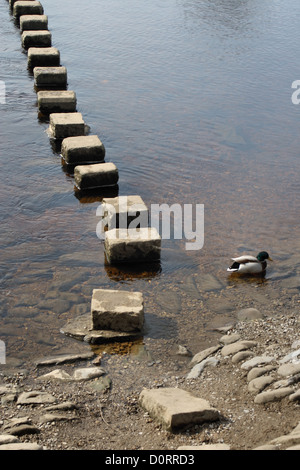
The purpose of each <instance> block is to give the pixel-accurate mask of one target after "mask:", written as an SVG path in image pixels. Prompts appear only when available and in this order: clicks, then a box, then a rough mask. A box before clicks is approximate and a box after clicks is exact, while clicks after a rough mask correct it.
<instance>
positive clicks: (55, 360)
mask: <svg viewBox="0 0 300 470" xmlns="http://www.w3.org/2000/svg"><path fill="white" fill-rule="evenodd" d="M93 357H94V353H92V352H90V353H85V354H63V355H61V356H55V357H49V358H45V359H41V360H39V361H37V362H36V365H37V366H51V365H58V364H64V363H66V362H75V361H81V360H86V359H92V358H93Z"/></svg>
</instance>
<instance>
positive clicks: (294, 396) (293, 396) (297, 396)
mask: <svg viewBox="0 0 300 470" xmlns="http://www.w3.org/2000/svg"><path fill="white" fill-rule="evenodd" d="M289 400H290V401H299V400H300V389H299V390H297V391H296V392H295V393H292V394H291V395H290V396H289Z"/></svg>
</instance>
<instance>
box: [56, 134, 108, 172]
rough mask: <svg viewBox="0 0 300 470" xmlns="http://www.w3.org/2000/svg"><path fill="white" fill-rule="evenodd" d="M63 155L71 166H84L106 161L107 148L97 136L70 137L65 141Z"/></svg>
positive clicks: (62, 149)
mask: <svg viewBox="0 0 300 470" xmlns="http://www.w3.org/2000/svg"><path fill="white" fill-rule="evenodd" d="M61 154H62V157H63V159H64V160H65V162H66V163H67V164H69V165H83V164H89V163H100V162H103V161H104V157H105V148H104V145H103V143H102V142H101V140H100V139H99V137H98V136H97V135H86V136H80V137H69V138H66V139H64V140H63V142H62V146H61Z"/></svg>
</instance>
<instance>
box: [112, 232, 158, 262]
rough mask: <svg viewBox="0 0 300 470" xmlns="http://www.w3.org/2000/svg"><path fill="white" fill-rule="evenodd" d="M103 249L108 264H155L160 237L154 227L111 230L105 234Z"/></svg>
mask: <svg viewBox="0 0 300 470" xmlns="http://www.w3.org/2000/svg"><path fill="white" fill-rule="evenodd" d="M104 248H105V254H106V258H107V261H108V263H109V264H118V263H131V262H134V263H140V262H145V261H148V262H157V261H158V260H159V259H160V251H161V237H160V235H159V233H158V231H157V230H156V228H154V227H149V228H147V227H142V228H140V229H112V230H108V231H107V232H105V241H104Z"/></svg>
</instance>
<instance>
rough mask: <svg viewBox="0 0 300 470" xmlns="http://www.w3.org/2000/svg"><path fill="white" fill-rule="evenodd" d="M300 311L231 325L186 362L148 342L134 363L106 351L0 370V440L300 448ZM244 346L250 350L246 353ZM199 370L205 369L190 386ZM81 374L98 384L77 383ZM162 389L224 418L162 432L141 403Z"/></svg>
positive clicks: (55, 445)
mask: <svg viewBox="0 0 300 470" xmlns="http://www.w3.org/2000/svg"><path fill="white" fill-rule="evenodd" d="M298 306H299V304H298V305H297V301H295V302H294V304H293V305H289V308H288V309H287V311H286V313H282V314H280V315H276V316H275V317H267V318H266V317H264V318H259V319H257V318H256V319H255V318H254V319H250V320H249V319H248V320H243V321H237V322H236V323H235V324H233V325H228V327H227V328H225V329H221V330H220V331H218V334H219V340H218V341H216V342H215V343H213V342H212V343H211V345H209V347H208V348H206V349H205V350H204V351H193V353H190V352H189V347H188V344H187V345H181V346H185V347H179V345H176V344H175V343H174V344H173V345H171V346H170V348H169V354H166V355H165V356H162V355H161V354H160V351H159V349H156V350H155V344H154V342H153V340H151V339H148V340H145V343H144V345H143V347H140V349H139V354H137V355H136V356H133V355H128V354H125V355H120V354H111V353H110V352H109V350H107V352H104V353H102V355H101V356H100V355H97V354H95V355H93V354H92V355H87V356H86V357H84V356H80V355H78V356H77V357H75V356H74V357H73V358H72V357H69V358H65V360H64V359H63V358H62V357H61V358H60V359H61V363H58V361H57V359H58V358H56V361H54V360H53V361H52V362H51V361H50V362H47V363H44V365H43V364H42V362H40V363H39V365H37V364H31V365H28V367H24V368H23V369H22V370H21V369H19V370H14V369H10V368H8V367H5V366H1V373H0V390H1V400H2V403H1V422H0V425H1V427H0V434H1V435H3V434H4V435H14V436H15V438H16V439H18V440H19V441H20V442H23V443H37V444H38V445H39V446H41V447H42V448H44V449H49V450H73V449H77V450H86V449H91V450H170V451H171V450H176V449H178V448H181V447H186V446H187V447H190V446H192V447H194V446H196V447H199V446H202V445H212V444H213V445H218V446H219V445H221V444H222V445H223V446H224V445H226V448H228V449H230V450H251V449H256V448H258V447H261V446H268V447H267V448H269V446H270V445H271V448H272V449H280V450H283V449H287V448H290V447H293V446H295V445H299V444H300V433H299V432H294V434H292V435H290V433H291V432H293V430H295V429H296V428H297V426H298V425H299V422H300V408H299V403H300V401H299V380H300V365H299V364H300V363H299V355H300V353H299V351H298V350H299V348H300V344H299V339H300V338H299V318H298V310H297V309H298ZM252 313H253V312H252ZM241 342H244V345H246V346H245V347H241V348H240V347H239V345H241ZM227 343H228V344H227ZM224 348H227V349H224ZM199 352H200V353H201V354H197V356H196V354H195V353H199ZM291 353H293V354H292V355H291ZM262 357H263V358H264V360H261V358H262ZM212 358H214V360H212ZM208 359H210V361H208ZM198 361H200V362H198ZM249 361H252V363H251V365H250V364H249ZM196 363H198V364H202V366H203V367H198V372H199V371H200V372H199V374H198V376H197V373H195V369H194V375H195V376H194V378H188V375H189V374H190V375H191V371H192V370H193V366H194V365H195V364H196ZM247 363H248V364H249V365H248V366H247ZM284 368H285V372H284ZM291 368H294V369H293V370H291ZM297 368H298V369H299V371H298V372H297V370H298V369H297ZM82 369H84V371H85V372H88V371H91V373H92V374H93V375H91V377H90V378H89V379H88V378H87V377H84V376H83V375H81V376H80V375H79V374H80V373H82ZM95 370H96V371H95ZM257 370H258V371H259V373H257V374H255V376H256V375H257V377H258V378H257V379H255V380H256V381H255V380H254V382H253V380H252V381H251V380H250V379H251V375H250V376H249V374H250V371H251V374H252V379H253V377H254V373H255V371H257ZM54 371H55V377H56V378H54V376H53V372H54ZM58 371H60V372H58ZM76 371H77V372H76ZM97 371H98V374H97ZM49 374H50V375H49ZM67 374H68V375H67ZM260 374H261V375H260ZM75 376H77V377H78V380H74V378H75ZM251 384H252V385H251ZM163 387H169V388H180V389H183V390H186V391H188V392H191V393H192V394H193V395H194V396H196V397H200V398H203V399H205V400H207V402H208V403H209V404H210V405H211V406H212V407H214V408H215V409H217V410H218V411H219V419H218V420H216V421H213V422H207V423H202V424H194V425H191V426H187V427H186V428H182V429H180V430H177V431H169V430H166V429H165V428H164V426H162V425H161V424H160V422H159V420H157V419H156V418H153V417H152V416H150V414H149V413H148V412H147V410H145V409H143V408H142V407H141V405H140V402H139V397H140V393H141V391H142V390H143V389H144V388H146V389H153V388H155V389H157V388H163ZM287 389H289V390H288V391H287V392H286V393H281V392H282V391H284V390H287ZM270 390H273V399H270V396H269V395H266V394H265V395H264V397H265V398H264V400H265V401H264V400H259V399H257V397H258V396H262V395H263V394H264V393H265V392H267V391H270ZM278 391H280V392H279V393H280V394H282V396H279V393H278ZM24 392H26V393H27V395H21V394H22V393H24ZM28 392H30V393H28ZM20 397H23V398H22V399H20ZM26 397H27V400H28V401H27V402H26V400H25V401H24V399H26ZM51 397H52V398H51ZM274 397H275V398H274ZM22 400H23V401H22ZM32 400H36V401H37V403H35V404H33V403H32ZM269 400H270V401H269ZM283 436H285V437H283ZM286 436H288V437H286Z"/></svg>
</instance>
